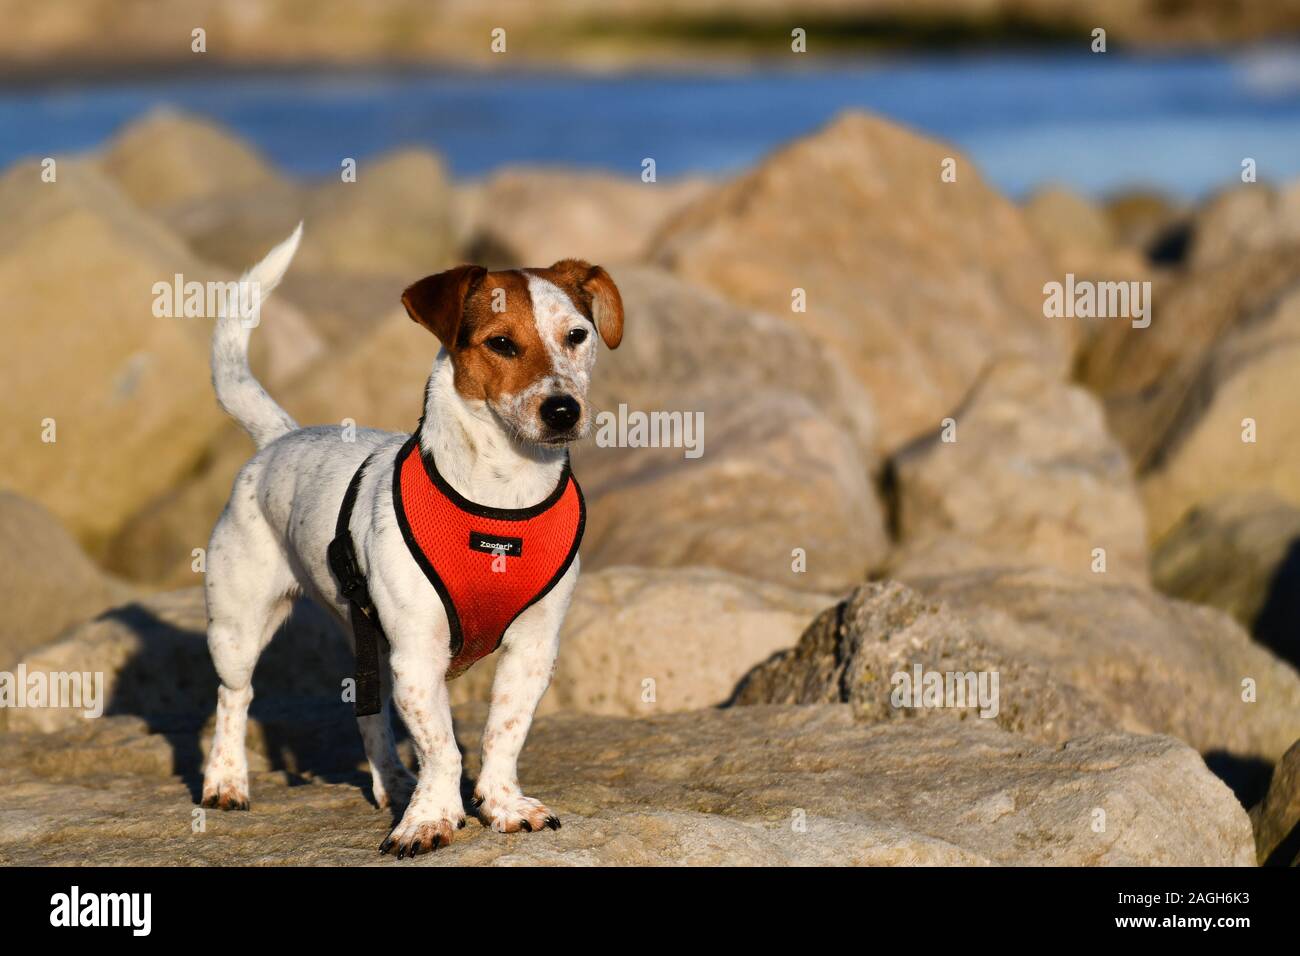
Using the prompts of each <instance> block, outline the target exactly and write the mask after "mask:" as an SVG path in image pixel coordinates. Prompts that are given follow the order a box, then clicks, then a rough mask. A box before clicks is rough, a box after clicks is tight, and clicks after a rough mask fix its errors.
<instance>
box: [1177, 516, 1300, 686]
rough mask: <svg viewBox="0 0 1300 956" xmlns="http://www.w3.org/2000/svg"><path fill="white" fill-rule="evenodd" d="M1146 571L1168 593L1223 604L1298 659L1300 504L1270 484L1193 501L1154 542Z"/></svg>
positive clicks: (1278, 649)
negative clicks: (1284, 497) (1283, 496)
mask: <svg viewBox="0 0 1300 956" xmlns="http://www.w3.org/2000/svg"><path fill="white" fill-rule="evenodd" d="M1151 576H1152V581H1153V583H1154V584H1155V586H1156V587H1158V588H1159V589H1160V590H1161V591H1164V592H1165V593H1166V594H1171V595H1173V596H1174V597H1178V598H1182V599H1183V600H1185V601H1195V602H1196V603H1198V604H1209V605H1212V606H1214V607H1217V608H1221V609H1222V610H1224V611H1227V612H1228V613H1229V614H1231V615H1232V616H1233V617H1234V618H1236V619H1237V621H1239V622H1240V623H1241V625H1242V626H1243V627H1245V628H1246V629H1247V630H1249V631H1250V632H1251V633H1252V634H1253V635H1254V636H1255V639H1256V640H1258V641H1259V642H1260V643H1262V644H1264V645H1265V646H1266V647H1270V648H1272V649H1273V651H1274V652H1275V653H1277V654H1278V655H1280V656H1281V657H1283V658H1285V659H1286V660H1289V661H1291V663H1292V664H1295V665H1297V666H1300V507H1296V506H1295V505H1294V504H1291V503H1290V502H1287V501H1284V500H1282V499H1281V498H1279V497H1278V496H1277V495H1275V494H1273V493H1272V492H1269V491H1242V492H1233V493H1229V494H1226V495H1224V496H1222V497H1220V498H1215V499H1214V500H1212V501H1209V502H1206V503H1205V504H1203V505H1197V506H1196V507H1194V508H1193V509H1192V510H1191V511H1189V512H1188V513H1187V514H1186V515H1185V516H1184V517H1183V519H1182V520H1181V521H1180V522H1179V523H1178V524H1177V525H1175V526H1174V528H1173V530H1172V531H1170V532H1169V534H1167V535H1165V537H1164V538H1163V539H1162V540H1161V541H1160V543H1159V544H1158V545H1157V546H1156V548H1155V550H1154V551H1153V553H1152V555H1151Z"/></svg>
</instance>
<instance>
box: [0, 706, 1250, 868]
mask: <svg viewBox="0 0 1300 956" xmlns="http://www.w3.org/2000/svg"><path fill="white" fill-rule="evenodd" d="M254 706H255V708H256V706H257V705H254ZM338 709H339V710H342V709H343V708H341V707H340V708H338ZM458 718H459V719H458V730H459V742H460V743H461V746H462V749H463V750H464V751H465V752H466V753H467V754H468V755H469V757H468V759H467V761H466V771H467V773H468V774H470V775H472V774H474V773H475V772H476V769H477V760H476V759H475V757H474V754H475V753H476V752H477V746H478V728H479V727H480V726H481V723H482V719H483V713H482V709H481V708H480V709H477V710H473V711H468V712H467V711H460V712H458ZM253 723H254V726H253V727H252V728H251V730H252V734H251V736H252V742H253V746H254V747H255V748H256V751H257V752H255V753H253V754H251V755H250V761H251V769H252V770H253V773H252V775H251V783H252V796H253V806H252V810H251V811H250V812H248V813H221V812H218V811H207V812H200V811H197V810H196V808H195V806H194V801H195V796H194V793H193V790H192V785H193V784H194V783H195V782H196V781H197V777H196V776H195V773H196V769H197V767H198V763H197V760H198V757H199V752H200V750H201V747H200V745H199V742H198V741H197V740H195V739H194V733H193V731H189V732H187V733H175V734H172V735H170V736H168V735H164V734H149V733H147V729H146V727H145V726H144V725H143V723H142V722H140V721H138V720H136V719H135V718H129V717H120V718H110V719H108V720H101V721H99V722H93V724H91V723H83V724H80V725H77V726H74V727H70V728H68V729H66V730H64V731H62V732H60V733H59V734H57V735H53V736H51V735H38V736H34V735H28V734H9V735H7V736H5V737H3V738H0V786H3V787H4V790H5V794H6V798H5V807H4V809H3V810H2V811H0V813H2V814H3V819H4V826H3V827H0V862H3V863H5V864H8V865H15V864H59V863H62V864H80V863H84V862H85V861H86V860H87V859H88V858H90V859H93V860H94V862H95V863H97V864H133V863H134V864H139V863H165V864H191V865H222V864H226V865H229V864H279V865H331V866H341V865H362V864H369V865H383V866H398V865H410V866H445V865H461V866H465V865H476V864H497V865H526V864H549V865H556V864H561V865H562V864H569V865H592V864H634V865H664V864H668V865H672V864H676V865H722V864H729V865H771V864H774V863H775V864H792V865H811V864H836V865H851V864H878V865H900V864H910V865H915V864H949V865H964V866H969V865H981V864H1054V865H1081V864H1087V865H1107V864H1110V865H1136V864H1148V865H1150V864H1157V865H1158V864H1180V865H1192V866H1195V865H1202V866H1205V865H1213V866H1220V865H1248V864H1250V863H1251V862H1252V861H1253V859H1254V847H1253V843H1252V839H1251V830H1250V823H1249V821H1248V819H1247V817H1246V812H1245V811H1244V810H1243V809H1242V808H1241V806H1240V805H1239V804H1238V803H1237V802H1236V801H1235V800H1234V799H1233V797H1232V794H1231V793H1230V792H1229V791H1228V789H1227V788H1226V787H1225V786H1224V785H1223V784H1222V783H1221V782H1219V781H1218V780H1217V779H1216V778H1215V777H1214V776H1213V775H1212V774H1210V773H1209V771H1208V770H1206V768H1205V765H1204V764H1203V763H1202V762H1201V760H1200V758H1199V757H1197V755H1196V753H1195V752H1194V751H1192V750H1191V749H1190V748H1188V747H1187V746H1186V745H1184V744H1182V743H1179V742H1178V741H1175V740H1173V739H1171V738H1168V737H1134V736H1129V735H1125V734H1103V735H1098V736H1093V737H1088V738H1086V739H1082V740H1077V741H1074V742H1072V743H1071V744H1069V745H1068V746H1066V747H1061V748H1056V747H1045V746H1041V745H1035V744H1031V743H1028V742H1027V741H1025V740H1024V739H1023V738H1019V737H1016V736H1014V735H1011V734H1008V733H1005V732H1003V731H1001V730H999V729H998V728H996V727H992V726H989V725H987V724H980V723H977V722H964V723H963V722H956V721H953V722H947V723H944V724H943V725H942V726H940V725H938V724H933V723H927V724H924V725H922V724H889V725H883V726H876V727H867V726H863V725H862V724H860V723H856V722H854V721H853V720H852V718H851V715H850V714H849V709H848V708H847V707H842V706H834V705H831V706H820V707H761V708H743V709H732V710H710V711H691V712H687V713H680V714H670V715H665V716H655V717H647V718H642V719H627V718H613V717H598V716H590V715H556V716H551V717H543V718H541V719H540V720H538V722H537V723H536V725H535V726H534V728H533V732H532V734H531V735H530V737H529V743H528V746H527V747H526V749H525V750H524V753H523V758H522V760H521V763H520V774H521V778H522V780H523V781H524V786H525V789H526V790H527V791H528V792H530V793H533V794H535V795H537V796H538V797H539V798H541V799H544V800H545V801H546V802H547V804H548V805H549V806H551V807H552V808H554V809H555V810H556V811H557V812H558V813H559V815H560V817H561V818H562V820H563V824H564V825H563V829H561V830H559V831H555V832H552V831H543V832H541V833H531V834H516V835H513V836H504V835H501V834H497V833H493V832H492V831H490V830H487V829H485V828H483V827H480V826H478V825H477V824H476V823H474V822H472V821H471V822H470V823H469V824H468V825H467V826H466V828H465V829H463V830H461V831H459V833H458V834H457V835H456V839H455V842H454V843H453V844H452V846H451V847H449V848H448V849H445V850H442V851H439V852H438V853H436V854H431V855H428V856H422V857H419V858H417V859H416V860H415V861H412V862H409V863H398V862H397V861H395V860H393V859H392V858H391V857H390V858H383V857H380V856H379V854H378V853H376V852H375V851H376V847H377V846H378V845H379V842H380V841H381V840H382V839H383V838H384V836H385V834H386V833H387V832H388V829H389V827H390V826H391V822H390V817H389V814H388V813H387V812H385V811H380V810H376V809H374V807H373V805H372V804H370V803H369V802H368V801H367V799H366V792H367V790H366V786H365V781H366V779H367V778H366V777H365V776H364V775H363V774H361V773H360V772H358V770H357V757H358V756H359V744H358V741H357V739H356V735H355V732H353V733H352V734H351V735H350V736H347V735H345V734H343V733H341V732H335V729H336V728H337V727H338V725H339V724H340V721H338V720H337V719H335V720H331V719H330V718H329V717H327V716H322V717H321V718H320V720H319V723H318V724H317V726H316V727H315V728H314V730H315V733H314V735H311V736H312V737H313V739H314V740H317V741H321V742H324V744H325V745H324V747H323V748H318V749H316V750H314V751H311V748H310V747H308V748H306V750H307V751H311V753H310V759H307V760H305V761H303V763H302V764H298V763H295V762H293V761H288V760H285V759H284V755H283V754H282V753H281V752H280V751H279V750H277V748H276V743H279V744H281V745H282V746H283V745H286V744H285V741H286V738H283V737H280V736H279V735H278V734H277V733H276V732H274V731H273V730H272V731H271V732H269V733H268V730H267V728H269V727H273V726H274V724H273V723H272V724H269V725H267V728H264V727H263V726H261V721H258V720H255V721H254V722H253ZM205 736H206V735H205ZM268 743H269V745H268ZM299 752H300V753H301V752H303V751H302V749H301V748H300V750H299ZM196 830H198V832H196Z"/></svg>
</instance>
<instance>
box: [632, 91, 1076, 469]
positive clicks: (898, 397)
mask: <svg viewBox="0 0 1300 956" xmlns="http://www.w3.org/2000/svg"><path fill="white" fill-rule="evenodd" d="M948 158H953V159H955V160H956V163H957V166H956V168H957V171H958V172H957V181H956V182H947V183H946V182H943V181H941V179H940V173H941V171H942V164H943V162H944V160H945V159H948ZM917 170H933V175H932V176H931V175H917ZM989 236H997V237H998V240H997V242H990V241H989ZM653 256H654V257H655V259H656V260H657V261H659V262H661V263H663V264H666V265H668V266H669V267H671V268H672V269H673V270H674V271H676V272H677V273H678V274H680V275H683V276H685V277H687V278H689V279H692V280H694V281H697V282H699V283H700V284H703V285H708V286H712V287H713V288H715V289H718V290H720V291H721V292H723V293H724V294H726V295H727V296H728V297H730V298H732V299H734V300H735V301H737V302H739V303H743V304H746V305H750V306H755V307H758V308H762V309H764V310H766V311H769V312H771V313H772V314H773V315H779V316H782V317H785V318H788V319H789V321H791V322H792V323H795V324H796V325H797V326H798V327H799V328H801V329H803V330H805V331H806V332H807V333H808V334H810V335H812V336H814V337H816V338H818V339H819V340H821V341H823V342H826V343H828V344H829V345H830V347H831V348H832V350H834V351H836V352H837V353H839V354H840V355H841V356H842V357H843V358H844V359H845V360H846V362H848V363H849V365H850V367H851V368H852V369H853V371H854V373H855V374H856V375H857V376H858V377H859V379H860V380H861V381H862V382H863V383H864V384H865V385H866V386H867V387H868V390H869V391H870V393H871V394H872V396H873V397H874V399H875V402H876V407H877V408H878V409H880V410H881V411H882V414H883V413H884V412H886V411H887V413H888V414H887V415H885V417H884V418H883V419H882V421H881V427H880V440H881V448H882V449H883V450H885V451H892V450H895V449H897V448H898V447H900V446H901V445H902V444H904V443H905V442H907V441H908V440H910V439H912V438H915V437H917V436H918V435H921V434H924V433H926V432H928V431H929V430H930V429H932V428H933V427H935V425H936V424H937V423H938V422H939V420H940V419H941V418H942V417H943V416H944V415H945V414H946V413H947V412H948V411H949V410H950V409H951V408H952V407H953V406H954V405H956V404H957V403H958V402H959V401H960V400H961V397H962V396H963V395H964V394H965V393H966V391H967V390H968V388H969V387H970V385H971V384H972V383H973V382H974V380H975V378H976V376H977V375H978V373H979V371H980V369H981V368H982V367H983V366H984V365H985V364H986V363H987V362H988V360H989V359H990V358H992V357H993V356H995V355H998V354H1003V353H1023V354H1027V355H1030V356H1033V357H1034V358H1036V359H1037V360H1038V361H1040V362H1042V363H1043V365H1044V367H1045V368H1049V369H1052V370H1054V371H1056V372H1059V373H1064V371H1065V368H1066V365H1067V362H1068V354H1069V351H1070V343H1071V342H1072V340H1073V337H1074V334H1075V333H1074V330H1073V329H1072V327H1071V326H1070V325H1069V323H1067V322H1064V321H1055V322H1054V321H1049V320H1048V319H1045V318H1044V316H1043V292H1042V289H1043V285H1044V284H1045V282H1046V281H1048V280H1049V279H1050V278H1051V272H1050V269H1049V267H1048V264H1047V262H1046V261H1045V259H1044V257H1043V255H1042V253H1041V252H1040V250H1039V244H1038V240H1037V239H1036V237H1035V236H1034V235H1033V234H1032V233H1031V231H1030V230H1029V228H1028V227H1027V225H1026V223H1025V221H1024V218H1023V216H1022V215H1021V213H1020V211H1019V210H1018V209H1017V208H1016V207H1015V206H1013V205H1012V204H1011V203H1009V202H1007V201H1006V200H1005V199H1003V198H1002V197H1001V196H999V195H998V194H997V193H996V192H994V191H993V190H992V189H990V188H989V187H988V186H986V185H985V184H984V183H983V182H982V181H981V180H980V178H979V175H978V173H977V172H976V170H975V168H974V166H973V165H972V164H971V163H970V162H969V161H967V160H966V159H965V158H964V157H961V156H959V155H958V154H956V152H955V151H954V150H952V149H951V148H950V147H947V146H945V145H943V144H940V143H937V142H933V141H931V140H927V139H924V138H922V137H920V136H917V135H915V134H913V133H911V132H908V131H907V130H905V129H903V128H901V127H899V126H896V125H894V124H892V123H889V122H887V121H884V120H881V119H876V118H873V117H868V116H864V115H860V114H852V113H850V114H846V115H844V116H842V117H840V118H839V119H838V120H836V121H835V122H834V123H833V124H831V125H830V126H829V127H827V128H825V129H823V130H822V131H820V132H818V133H816V134H815V135H813V136H811V137H808V138H806V139H803V140H799V141H797V142H795V143H794V144H793V145H790V146H787V147H785V148H784V149H781V150H780V151H778V152H777V153H775V154H773V155H772V156H770V157H769V158H767V159H766V160H764V161H763V162H762V163H761V164H760V165H759V166H758V167H757V168H756V169H754V170H753V171H751V172H748V173H745V174H743V175H741V176H739V177H737V178H736V179H733V180H731V181H730V182H728V183H726V184H724V185H722V186H720V187H718V188H717V189H715V190H713V191H711V192H710V193H708V194H706V195H705V196H704V197H703V198H701V199H700V200H698V201H696V202H694V203H692V204H690V205H688V206H687V207H686V208H685V209H684V210H683V211H682V212H681V213H680V214H679V215H678V216H676V217H675V218H674V219H673V220H672V221H670V222H669V223H668V224H667V225H666V226H665V227H664V229H663V231H662V232H661V233H660V235H659V237H658V238H657V239H656V241H655V242H654V244H653ZM796 290H803V291H804V293H805V294H806V311H803V312H800V311H792V306H795V305H798V304H799V303H798V299H797V298H796V296H797V295H798V293H797V291H796Z"/></svg>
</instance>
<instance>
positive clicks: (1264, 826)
mask: <svg viewBox="0 0 1300 956" xmlns="http://www.w3.org/2000/svg"><path fill="white" fill-rule="evenodd" d="M1250 821H1251V823H1252V824H1253V825H1254V828H1255V845H1256V849H1257V852H1258V859H1259V865H1260V866H1266V865H1275V866H1300V741H1296V743H1295V745H1294V746H1292V747H1291V749H1290V750H1288V751H1287V752H1286V753H1285V754H1284V755H1283V757H1282V759H1281V760H1280V761H1278V764H1277V766H1276V767H1275V768H1273V780H1272V782H1271V783H1270V784H1269V787H1268V793H1267V795H1265V797H1264V799H1263V800H1262V801H1261V802H1260V803H1259V804H1258V805H1256V806H1255V807H1254V808H1252V809H1251V811H1250Z"/></svg>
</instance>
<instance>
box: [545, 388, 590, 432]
mask: <svg viewBox="0 0 1300 956" xmlns="http://www.w3.org/2000/svg"><path fill="white" fill-rule="evenodd" d="M541 415H542V421H544V422H545V423H546V425H547V427H549V428H551V429H554V430H555V431H557V432H567V431H568V430H569V429H570V428H572V427H573V426H574V425H576V424H577V422H578V419H579V418H580V417H581V416H582V406H581V405H579V404H578V400H577V399H576V398H574V397H573V396H572V395H552V396H551V397H550V398H548V399H547V400H546V401H544V402H542V411H541Z"/></svg>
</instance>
